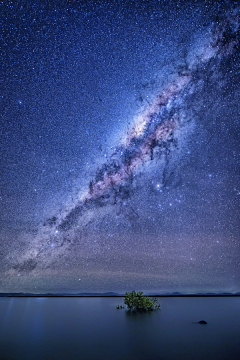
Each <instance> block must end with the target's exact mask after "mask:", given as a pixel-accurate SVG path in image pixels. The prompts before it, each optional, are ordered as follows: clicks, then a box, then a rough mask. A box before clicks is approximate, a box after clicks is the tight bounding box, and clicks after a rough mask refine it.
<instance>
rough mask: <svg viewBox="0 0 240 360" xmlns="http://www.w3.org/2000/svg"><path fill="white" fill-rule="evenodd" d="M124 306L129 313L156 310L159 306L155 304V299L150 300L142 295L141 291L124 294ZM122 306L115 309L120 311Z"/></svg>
mask: <svg viewBox="0 0 240 360" xmlns="http://www.w3.org/2000/svg"><path fill="white" fill-rule="evenodd" d="M124 304H125V305H127V308H128V310H131V311H134V310H135V311H149V310H158V309H159V308H160V305H159V304H157V299H156V298H154V299H153V300H151V299H150V298H149V297H148V296H145V295H143V293H142V292H141V291H139V292H137V293H136V291H132V292H126V294H125V298H124ZM122 308H123V306H119V305H117V309H122Z"/></svg>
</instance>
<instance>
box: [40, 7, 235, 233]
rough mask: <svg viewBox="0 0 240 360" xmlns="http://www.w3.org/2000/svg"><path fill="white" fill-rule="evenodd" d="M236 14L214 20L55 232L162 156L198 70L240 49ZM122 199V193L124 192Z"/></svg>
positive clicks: (119, 191) (52, 222)
mask: <svg viewBox="0 0 240 360" xmlns="http://www.w3.org/2000/svg"><path fill="white" fill-rule="evenodd" d="M239 39H240V29H239V10H238V9H237V10H235V11H234V12H233V13H232V14H228V15H227V16H225V17H224V18H222V19H220V18H219V19H217V20H216V22H215V23H213V24H212V25H211V26H210V27H209V28H208V31H207V33H206V34H205V39H204V40H203V44H202V45H201V46H200V47H199V48H198V49H197V51H195V53H194V55H193V54H191V53H189V55H188V56H187V60H186V66H185V68H184V69H183V70H180V71H179V72H178V74H177V76H176V77H175V79H174V80H173V81H171V82H170V83H169V84H167V85H166V86H165V87H164V88H163V89H161V90H160V91H159V93H158V94H157V96H156V97H155V98H154V99H153V101H152V102H151V104H150V105H148V106H147V107H146V108H145V109H144V110H143V111H142V113H141V114H140V115H138V117H137V118H136V119H135V121H134V124H133V126H132V127H131V128H130V129H129V131H128V132H127V135H126V137H125V139H124V141H123V143H122V144H121V145H119V146H118V147H117V149H116V151H115V152H114V153H113V154H112V156H111V158H110V159H109V161H107V162H106V163H105V164H104V165H102V166H101V167H100V168H99V169H98V170H97V172H96V175H95V178H94V179H92V180H91V181H90V182H89V187H88V189H87V190H86V191H85V192H84V194H83V195H82V196H81V199H80V200H79V201H77V203H75V204H74V206H73V207H72V208H71V209H70V210H69V211H68V213H67V214H66V215H65V216H64V217H63V218H57V217H53V218H52V219H49V220H48V221H47V222H46V224H48V225H50V227H51V226H54V227H56V228H57V229H58V230H68V229H70V228H71V227H72V226H73V225H74V224H75V223H76V222H77V220H78V218H79V217H81V216H82V215H83V214H84V213H85V212H86V211H87V210H88V209H91V208H97V207H99V206H100V207H101V206H104V205H106V204H108V200H107V199H108V198H109V197H110V194H111V193H114V196H115V197H116V198H117V197H119V198H121V197H122V196H123V194H124V188H125V187H126V184H128V183H129V181H131V178H132V176H133V175H134V174H135V173H136V172H137V170H138V169H139V168H140V167H141V166H142V165H143V164H144V163H146V162H148V161H150V160H153V159H154V158H156V157H159V156H164V154H165V153H166V151H170V148H171V146H172V144H173V143H174V141H176V137H175V133H176V130H177V129H180V128H181V127H182V126H183V123H182V120H181V117H179V116H178V112H179V109H180V108H181V104H182V102H183V101H184V99H185V98H186V97H187V96H188V95H189V94H190V93H192V91H193V89H194V87H195V85H196V83H197V76H196V74H197V72H198V71H199V70H200V69H202V68H204V67H205V66H208V65H209V64H210V63H211V61H212V60H213V59H214V58H218V59H220V60H221V59H222V58H224V57H225V56H228V55H230V54H232V53H234V52H237V51H239ZM125 195H126V193H125Z"/></svg>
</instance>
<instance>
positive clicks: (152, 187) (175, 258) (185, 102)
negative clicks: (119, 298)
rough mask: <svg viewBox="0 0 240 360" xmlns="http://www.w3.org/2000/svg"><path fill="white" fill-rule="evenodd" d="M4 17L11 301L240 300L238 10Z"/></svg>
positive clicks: (4, 281)
mask: <svg viewBox="0 0 240 360" xmlns="http://www.w3.org/2000/svg"><path fill="white" fill-rule="evenodd" d="M0 5H1V17H2V32H1V47H2V55H1V67H2V69H1V70H2V71H1V72H2V74H3V86H2V89H1V90H2V91H1V126H0V132H1V143H0V158H1V165H0V174H1V175H0V209H1V210H0V274H1V276H0V291H1V292H20V291H22V292H35V293H41V292H52V293H56V292H57V293H59V292H67V293H76V292H107V291H115V292H124V291H128V290H133V289H135V290H142V291H147V292H155V293H166V292H174V291H178V292H182V293H198V292H237V291H240V278H239V273H240V271H239V267H240V260H239V259H240V231H239V230H240V229H239V225H240V221H239V220H240V219H239V199H240V182H239V160H240V158H239V156H240V151H239V150H240V149H239V147H240V141H239V140H240V137H239V135H240V134H239V116H240V108H239V104H240V101H239V100H240V87H239V84H240V70H239V65H240V63H239V54H240V8H239V5H238V3H237V2H229V1H221V2H219V1H211V0H207V1H180V0H179V1H157V0H155V1H150V0H149V1H143V0H141V1H121V0H115V1H108V0H102V1H77V0H76V1H67V0H64V1H40V0H39V1H37V0H31V1H24V0H17V1H7V2H5V1H3V2H1V4H0Z"/></svg>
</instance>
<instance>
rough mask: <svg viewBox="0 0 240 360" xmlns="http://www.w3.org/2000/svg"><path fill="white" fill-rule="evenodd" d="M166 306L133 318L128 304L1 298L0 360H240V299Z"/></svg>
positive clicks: (177, 301) (168, 301) (175, 301)
mask: <svg viewBox="0 0 240 360" xmlns="http://www.w3.org/2000/svg"><path fill="white" fill-rule="evenodd" d="M159 303H160V304H161V310H160V311H156V312H150V313H137V314H134V313H132V314H131V313H129V312H128V311H126V310H117V309H116V304H123V298H0V359H1V360H6V359H8V360H38V359H41V360H42V359H43V360H55V359H56V360H73V359H79V360H80V359H81V360H88V359H89V360H90V359H91V360H92V359H96V360H101V359H102V360H108V359H109V360H110V359H111V360H118V359H124V360H128V359H129V360H130V359H131V360H135V359H136V360H141V359H151V360H155V359H158V360H160V359H176V360H178V359H186V360H187V359H191V360H193V359H194V360H196V359H216V360H220V359H226V360H227V359H231V360H235V359H240V297H232V298H230V297H221V298H209V297H207V298H202V297H200V298H167V297H166V298H159ZM199 320H206V321H207V322H208V324H207V325H200V324H197V323H194V322H197V321H199Z"/></svg>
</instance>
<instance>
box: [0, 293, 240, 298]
mask: <svg viewBox="0 0 240 360" xmlns="http://www.w3.org/2000/svg"><path fill="white" fill-rule="evenodd" d="M124 296H125V294H108V293H106V294H104V293H103V294H101V293H99V294H97V293H96V294H95V293H93V294H90V293H86V294H85V293H83V294H30V293H0V298H1V297H33V298H36V297H44V298H47V297H54V298H55V297H79V298H80V297H81V298H83V297H84V298H87V297H88V298H95V297H108V298H109V297H124ZM146 296H148V297H157V298H158V297H233V296H240V293H236V294H230V293H222V294H210V293H209V294H146Z"/></svg>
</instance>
